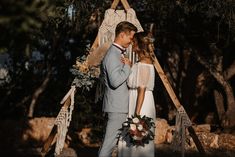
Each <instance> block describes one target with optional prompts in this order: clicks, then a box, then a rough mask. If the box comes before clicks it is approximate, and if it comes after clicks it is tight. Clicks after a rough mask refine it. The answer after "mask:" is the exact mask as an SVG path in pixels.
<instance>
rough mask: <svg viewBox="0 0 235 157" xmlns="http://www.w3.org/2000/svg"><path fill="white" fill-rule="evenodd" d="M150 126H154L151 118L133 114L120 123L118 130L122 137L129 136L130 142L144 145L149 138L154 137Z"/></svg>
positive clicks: (135, 144)
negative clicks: (120, 126)
mask: <svg viewBox="0 0 235 157" xmlns="http://www.w3.org/2000/svg"><path fill="white" fill-rule="evenodd" d="M152 128H155V124H154V122H153V119H152V118H149V117H147V116H140V115H134V116H132V117H131V118H128V119H127V121H125V122H124V123H123V124H122V128H121V129H120V130H121V131H122V133H121V134H122V136H123V137H124V139H125V137H129V139H130V142H131V144H133V145H134V146H144V144H148V143H149V141H150V140H153V139H154V133H153V131H152V130H151V129H152Z"/></svg>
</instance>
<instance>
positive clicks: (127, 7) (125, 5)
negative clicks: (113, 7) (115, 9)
mask: <svg viewBox="0 0 235 157" xmlns="http://www.w3.org/2000/svg"><path fill="white" fill-rule="evenodd" d="M121 2H122V5H123V6H124V8H125V10H128V9H130V5H129V3H128V2H127V0H121Z"/></svg>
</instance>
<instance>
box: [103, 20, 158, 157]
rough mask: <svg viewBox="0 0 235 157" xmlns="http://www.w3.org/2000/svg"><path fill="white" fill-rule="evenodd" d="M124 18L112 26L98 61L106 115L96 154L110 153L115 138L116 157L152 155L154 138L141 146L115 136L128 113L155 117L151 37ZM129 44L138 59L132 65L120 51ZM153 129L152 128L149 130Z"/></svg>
mask: <svg viewBox="0 0 235 157" xmlns="http://www.w3.org/2000/svg"><path fill="white" fill-rule="evenodd" d="M136 32H137V28H136V27H135V26H134V25H133V24H131V23H129V22H127V21H123V22H120V23H119V24H118V25H117V27H116V29H115V40H114V43H113V44H112V45H111V47H110V48H109V50H108V52H107V54H106V55H105V57H104V59H103V61H102V65H101V76H102V78H103V81H104V84H105V93H104V98H103V111H104V112H106V113H107V115H108V121H107V125H106V132H105V136H104V140H103V144H102V146H101V148H100V151H99V157H111V154H112V151H113V149H114V147H115V146H116V144H117V142H118V156H119V157H154V141H153V140H152V141H150V142H149V144H145V145H144V146H138V147H136V146H131V145H130V144H128V141H124V140H122V139H121V138H120V139H119V140H118V138H117V136H118V134H119V129H120V128H121V127H122V123H123V122H124V121H125V120H126V119H127V117H130V116H131V115H134V114H137V115H145V116H148V117H151V118H153V120H154V121H155V117H156V113H155V105H154V99H153V94H152V91H153V87H154V77H155V73H154V66H153V64H152V63H153V57H152V56H153V55H152V54H153V50H152V41H151V40H150V38H149V37H148V35H147V34H146V33H145V32H139V33H136ZM130 44H132V49H133V51H134V52H135V53H137V55H138V59H139V62H137V63H136V64H134V65H132V63H131V62H130V60H129V59H127V58H124V57H123V55H122V53H123V52H124V51H125V49H126V48H127V47H128V46H129V45H130ZM152 131H153V132H154V130H152Z"/></svg>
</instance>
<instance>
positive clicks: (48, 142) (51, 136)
mask: <svg viewBox="0 0 235 157" xmlns="http://www.w3.org/2000/svg"><path fill="white" fill-rule="evenodd" d="M70 102H71V100H70V97H68V99H67V100H66V101H65V103H64V105H63V106H64V107H65V108H66V109H67V108H68V107H69V105H70ZM56 134H57V126H56V125H54V126H53V128H52V130H51V132H50V134H49V136H48V138H47V140H46V141H45V143H44V145H43V147H42V150H41V156H42V157H44V156H45V155H46V154H47V153H48V150H49V148H50V146H51V144H52V142H53V140H54V138H55V136H56Z"/></svg>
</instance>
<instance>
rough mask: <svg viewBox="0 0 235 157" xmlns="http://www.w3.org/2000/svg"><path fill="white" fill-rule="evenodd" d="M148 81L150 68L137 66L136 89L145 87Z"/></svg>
mask: <svg viewBox="0 0 235 157" xmlns="http://www.w3.org/2000/svg"><path fill="white" fill-rule="evenodd" d="M149 79H150V66H148V65H144V64H139V65H138V71H137V85H136V86H137V87H147V86H148V83H149Z"/></svg>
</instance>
